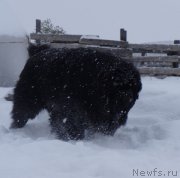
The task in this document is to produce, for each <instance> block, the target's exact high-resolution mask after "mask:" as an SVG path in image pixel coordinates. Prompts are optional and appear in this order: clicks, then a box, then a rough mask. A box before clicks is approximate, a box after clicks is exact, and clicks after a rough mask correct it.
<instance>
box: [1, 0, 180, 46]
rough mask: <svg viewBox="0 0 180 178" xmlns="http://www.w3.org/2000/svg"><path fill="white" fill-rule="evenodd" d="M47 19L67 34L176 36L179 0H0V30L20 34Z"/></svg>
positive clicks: (138, 38)
mask: <svg viewBox="0 0 180 178" xmlns="http://www.w3.org/2000/svg"><path fill="white" fill-rule="evenodd" d="M36 18H39V19H42V20H44V19H47V18H50V19H51V20H52V22H53V23H54V24H55V25H59V26H62V27H63V28H64V30H65V31H66V32H67V33H70V34H84V35H86V34H88V35H100V37H101V38H105V39H114V40H119V29H120V28H125V29H126V30H127V32H128V41H130V42H131V43H135V42H136V43H140V42H153V41H169V40H174V39H180V20H179V19H180V0H51V1H50V0H0V22H1V27H0V33H1V34H3V33H6V34H24V33H30V32H32V31H34V29H35V19H36Z"/></svg>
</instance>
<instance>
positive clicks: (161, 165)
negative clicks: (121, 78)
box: [0, 77, 180, 178]
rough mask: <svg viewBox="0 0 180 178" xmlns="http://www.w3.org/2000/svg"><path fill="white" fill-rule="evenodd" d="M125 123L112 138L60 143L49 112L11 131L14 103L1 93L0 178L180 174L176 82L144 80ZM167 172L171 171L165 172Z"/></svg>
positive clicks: (179, 82) (118, 177)
mask: <svg viewBox="0 0 180 178" xmlns="http://www.w3.org/2000/svg"><path fill="white" fill-rule="evenodd" d="M142 82H143V90H142V92H141V94H140V97H139V100H138V101H137V103H136V104H135V106H134V107H133V109H132V110H131V112H130V114H129V119H128V123H127V125H126V126H125V127H123V128H120V129H119V130H118V131H117V133H116V135H115V136H113V137H108V136H101V135H97V136H95V138H94V139H92V140H85V141H78V142H71V141H70V142H63V141H61V140H57V139H55V137H54V136H53V135H52V134H51V132H50V127H49V123H48V113H47V112H46V111H43V112H41V113H40V114H39V115H38V116H37V118H36V119H35V120H33V121H29V122H28V124H27V125H26V126H25V127H24V128H22V129H17V130H11V129H9V125H10V122H11V119H10V111H11V108H12V103H11V102H8V101H5V100H4V96H6V95H7V93H9V92H11V91H12V88H2V87H1V88H0V177H2V178H12V177H13V178H24V177H26V178H50V177H52V178H80V177H83V178H95V177H96V178H121V177H122V178H130V177H149V176H148V175H149V173H151V174H152V177H159V176H160V175H161V176H163V177H175V176H176V175H177V176H176V177H178V176H179V175H180V167H179V162H180V151H179V150H180V141H179V139H180V134H179V128H180V109H179V106H180V99H179V96H180V90H179V88H180V78H175V77H168V78H165V79H157V78H151V77H143V78H142ZM168 171H169V172H168Z"/></svg>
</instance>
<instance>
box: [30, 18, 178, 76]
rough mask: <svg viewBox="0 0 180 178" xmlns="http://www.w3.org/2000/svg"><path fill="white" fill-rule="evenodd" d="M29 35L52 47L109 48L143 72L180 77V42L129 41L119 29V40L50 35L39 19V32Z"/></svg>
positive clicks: (145, 73)
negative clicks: (42, 31)
mask: <svg viewBox="0 0 180 178" xmlns="http://www.w3.org/2000/svg"><path fill="white" fill-rule="evenodd" d="M30 38H31V39H33V40H36V42H37V43H40V42H42V43H49V44H50V46H52V47H53V48H62V47H66V48H77V47H88V48H93V49H97V50H101V51H110V52H112V53H113V54H114V55H116V56H118V57H122V58H124V59H125V60H127V61H128V62H132V63H134V65H135V66H136V67H137V68H138V69H139V71H140V73H141V74H142V75H153V76H180V67H179V66H180V65H179V63H180V45H179V44H178V43H179V42H180V41H179V40H175V41H174V43H175V44H173V45H165V44H129V43H128V42H127V32H126V30H124V29H120V41H115V40H103V39H98V38H96V39H95V38H91V36H83V35H49V34H48V35H47V34H41V23H40V21H39V20H36V33H32V34H30Z"/></svg>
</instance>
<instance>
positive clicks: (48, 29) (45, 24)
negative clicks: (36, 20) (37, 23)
mask: <svg viewBox="0 0 180 178" xmlns="http://www.w3.org/2000/svg"><path fill="white" fill-rule="evenodd" d="M41 33H42V34H53V35H62V34H65V33H66V32H65V31H64V29H63V28H62V27H60V26H54V24H53V23H52V21H51V19H49V18H48V19H46V20H43V21H42V23H41Z"/></svg>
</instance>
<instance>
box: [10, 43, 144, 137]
mask: <svg viewBox="0 0 180 178" xmlns="http://www.w3.org/2000/svg"><path fill="white" fill-rule="evenodd" d="M29 55H30V58H29V59H28V61H27V63H26V65H25V67H24V69H23V71H22V73H21V75H20V78H19V81H18V82H17V85H16V87H15V90H14V105H13V110H12V119H13V123H12V125H11V127H12V128H21V127H23V126H24V125H25V124H26V123H27V121H28V119H33V118H35V116H36V115H37V114H38V113H39V112H40V111H41V110H42V109H47V111H48V112H49V115H50V123H51V127H52V131H53V132H55V133H56V134H57V136H58V138H60V139H63V140H69V139H74V140H78V139H83V138H84V133H85V130H89V131H91V132H100V133H103V134H109V135H113V134H114V133H115V131H116V130H117V128H119V127H120V126H121V125H124V124H125V123H126V120H127V115H128V112H129V110H130V109H131V108H132V106H133V105H134V103H135V101H136V99H137V98H138V93H139V92H140V90H141V79H140V75H139V72H138V71H137V69H136V68H135V67H134V66H133V65H132V64H130V63H127V62H125V61H124V60H122V59H118V58H116V57H115V56H113V55H112V54H110V53H103V52H100V51H98V50H92V49H87V48H78V49H65V48H63V49H52V48H49V47H48V46H47V45H43V46H41V45H40V46H33V45H31V46H30V47H29Z"/></svg>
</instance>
